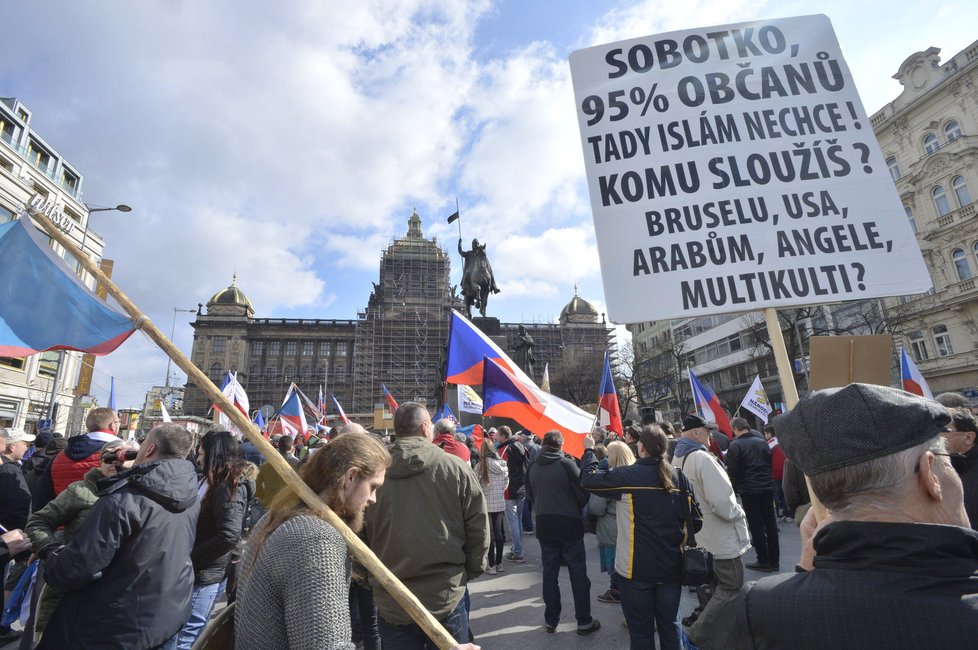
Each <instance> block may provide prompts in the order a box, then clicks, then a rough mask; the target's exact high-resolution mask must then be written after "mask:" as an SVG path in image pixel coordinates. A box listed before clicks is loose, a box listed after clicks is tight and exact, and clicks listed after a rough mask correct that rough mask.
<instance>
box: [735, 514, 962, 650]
mask: <svg viewBox="0 0 978 650" xmlns="http://www.w3.org/2000/svg"><path fill="white" fill-rule="evenodd" d="M815 551H816V556H815V570H814V571H812V572H810V573H799V574H785V575H780V576H775V577H771V578H765V579H763V580H760V581H758V582H754V583H750V584H748V585H747V586H746V587H745V588H744V590H743V591H742V592H741V603H740V612H739V616H738V632H739V635H740V640H739V645H738V648H750V649H757V650H761V649H767V648H771V649H774V648H791V649H792V650H827V649H828V648H860V650H874V649H877V648H878V649H880V650H884V649H886V650H890V649H892V648H973V647H974V643H975V639H978V533H975V531H973V530H970V529H967V528H960V527H958V526H941V525H935V524H895V523H878V522H861V521H839V522H834V523H831V524H829V525H827V526H826V527H825V528H824V529H822V530H821V531H819V532H818V534H817V535H816V536H815Z"/></svg>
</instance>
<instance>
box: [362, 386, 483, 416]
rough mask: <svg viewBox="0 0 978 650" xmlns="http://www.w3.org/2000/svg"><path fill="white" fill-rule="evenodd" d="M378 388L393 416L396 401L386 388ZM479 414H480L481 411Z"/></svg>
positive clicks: (395, 409)
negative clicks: (382, 390) (382, 393)
mask: <svg viewBox="0 0 978 650" xmlns="http://www.w3.org/2000/svg"><path fill="white" fill-rule="evenodd" d="M380 387H381V388H383V389H384V400H386V401H387V408H389V409H390V412H391V415H393V414H394V413H396V412H397V400H396V399H394V396H393V395H391V392H390V391H389V390H387V386H385V385H383V384H381V385H380ZM479 412H480V413H481V412H482V411H479Z"/></svg>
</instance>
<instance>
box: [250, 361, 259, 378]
mask: <svg viewBox="0 0 978 650" xmlns="http://www.w3.org/2000/svg"><path fill="white" fill-rule="evenodd" d="M248 378H249V379H252V378H254V379H258V364H257V363H253V364H251V365H250V366H248Z"/></svg>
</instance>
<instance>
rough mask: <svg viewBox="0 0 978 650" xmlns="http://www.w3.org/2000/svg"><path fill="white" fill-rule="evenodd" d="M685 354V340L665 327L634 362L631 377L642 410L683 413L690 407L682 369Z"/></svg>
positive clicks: (686, 360) (689, 397) (689, 398)
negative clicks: (671, 410)
mask: <svg viewBox="0 0 978 650" xmlns="http://www.w3.org/2000/svg"><path fill="white" fill-rule="evenodd" d="M688 356H689V355H688V352H687V347H686V344H685V342H684V341H679V340H677V339H676V338H675V337H674V336H673V335H672V334H671V332H669V331H668V330H667V331H666V332H665V333H664V335H663V336H662V337H660V338H658V339H657V340H656V341H655V342H654V343H652V344H651V345H650V346H649V347H648V348H647V349H646V350H644V351H643V354H642V356H641V358H640V359H638V360H637V361H636V362H635V363H634V372H633V379H632V382H633V384H634V385H635V387H636V398H637V400H638V405H639V410H640V411H641V412H643V413H649V412H650V411H653V410H661V411H665V410H669V409H673V410H677V411H679V412H680V413H685V412H686V411H687V410H688V409H689V406H690V404H691V395H690V388H689V381H688V379H687V378H686V375H685V374H684V372H683V370H684V369H685V368H686V366H687V365H688V358H687V357H688Z"/></svg>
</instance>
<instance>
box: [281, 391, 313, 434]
mask: <svg viewBox="0 0 978 650" xmlns="http://www.w3.org/2000/svg"><path fill="white" fill-rule="evenodd" d="M292 388H293V387H292V386H290V387H289V392H288V393H287V394H286V395H285V401H284V402H282V408H280V409H279V410H278V415H279V421H280V422H281V423H282V430H283V431H284V432H285V434H286V435H288V436H291V437H293V438H295V437H296V436H298V435H303V436H304V435H306V426H307V425H306V414H305V412H304V411H303V410H302V402H300V401H299V393H297V392H296V391H294V390H293V389H292Z"/></svg>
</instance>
